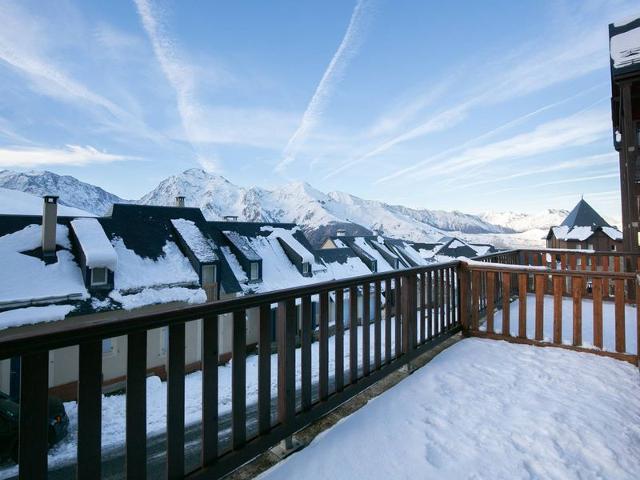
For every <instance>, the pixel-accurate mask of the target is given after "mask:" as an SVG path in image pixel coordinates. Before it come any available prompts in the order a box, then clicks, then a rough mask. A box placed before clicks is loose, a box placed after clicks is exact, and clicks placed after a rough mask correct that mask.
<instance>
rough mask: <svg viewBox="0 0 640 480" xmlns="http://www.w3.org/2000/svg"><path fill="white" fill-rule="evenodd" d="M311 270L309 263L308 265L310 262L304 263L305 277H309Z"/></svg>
mask: <svg viewBox="0 0 640 480" xmlns="http://www.w3.org/2000/svg"><path fill="white" fill-rule="evenodd" d="M310 270H311V269H310V265H309V263H308V262H304V263H303V264H302V274H303V275H309V271H310Z"/></svg>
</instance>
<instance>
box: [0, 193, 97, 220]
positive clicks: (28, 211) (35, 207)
mask: <svg viewBox="0 0 640 480" xmlns="http://www.w3.org/2000/svg"><path fill="white" fill-rule="evenodd" d="M1 214H10V215H42V198H41V197H37V196H35V195H31V194H30V193H24V192H19V191H17V190H9V189H7V188H2V187H0V215H1ZM58 215H64V216H93V214H91V213H89V212H85V211H84V210H80V209H78V208H72V207H65V206H64V205H58Z"/></svg>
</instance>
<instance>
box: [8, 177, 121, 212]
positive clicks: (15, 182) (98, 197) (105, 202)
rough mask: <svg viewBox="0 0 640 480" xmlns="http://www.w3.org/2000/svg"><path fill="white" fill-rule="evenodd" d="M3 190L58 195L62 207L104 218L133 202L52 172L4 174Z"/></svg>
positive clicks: (39, 194)
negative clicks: (113, 207)
mask: <svg viewBox="0 0 640 480" xmlns="http://www.w3.org/2000/svg"><path fill="white" fill-rule="evenodd" d="M0 187H2V188H7V189H10V190H19V191H21V192H26V193H31V194H32V195H37V196H43V195H58V196H59V197H60V198H59V200H58V202H59V203H60V204H61V205H66V206H68V207H75V208H79V209H81V210H85V211H87V212H91V213H93V214H95V215H104V214H105V213H106V212H107V211H108V210H109V208H111V205H113V204H114V203H129V200H124V199H122V198H120V197H118V196H117V195H114V194H112V193H109V192H107V191H105V190H103V189H102V188H100V187H96V186H95V185H91V184H89V183H85V182H81V181H80V180H78V179H77V178H75V177H72V176H69V175H58V174H56V173H53V172H48V171H30V172H14V171H11V170H1V171H0Z"/></svg>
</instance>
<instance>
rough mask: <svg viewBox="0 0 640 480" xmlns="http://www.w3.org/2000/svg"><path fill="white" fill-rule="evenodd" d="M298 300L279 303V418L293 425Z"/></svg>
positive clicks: (293, 299)
mask: <svg viewBox="0 0 640 480" xmlns="http://www.w3.org/2000/svg"><path fill="white" fill-rule="evenodd" d="M296 327H297V326H296V301H295V298H293V297H292V298H289V299H287V300H283V301H281V302H279V303H278V326H277V336H278V420H279V421H280V423H281V424H282V425H284V426H285V427H291V425H292V422H293V419H294V417H295V414H296V360H295V355H296Z"/></svg>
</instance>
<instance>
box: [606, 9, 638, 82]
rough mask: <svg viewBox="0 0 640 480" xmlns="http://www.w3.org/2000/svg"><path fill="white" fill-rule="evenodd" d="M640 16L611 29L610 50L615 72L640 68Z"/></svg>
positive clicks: (615, 25)
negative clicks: (632, 67)
mask: <svg viewBox="0 0 640 480" xmlns="http://www.w3.org/2000/svg"><path fill="white" fill-rule="evenodd" d="M638 20H640V16H638V15H636V17H635V18H633V19H631V18H630V19H627V20H625V21H624V23H622V24H621V23H619V22H618V23H616V24H614V25H613V29H611V30H610V31H611V38H610V43H609V50H610V54H611V61H612V63H613V68H614V70H619V69H623V68H626V67H630V66H636V65H637V66H639V67H640V23H638V24H636V22H638Z"/></svg>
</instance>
